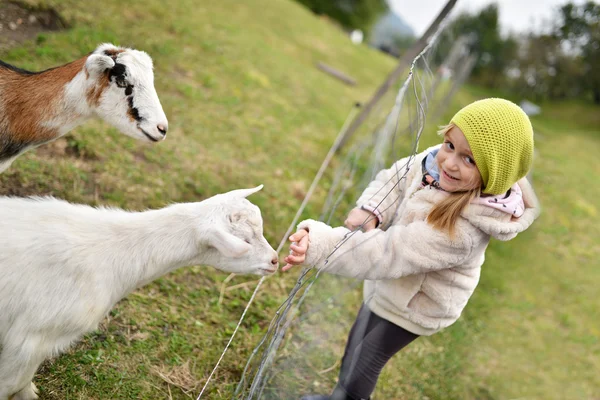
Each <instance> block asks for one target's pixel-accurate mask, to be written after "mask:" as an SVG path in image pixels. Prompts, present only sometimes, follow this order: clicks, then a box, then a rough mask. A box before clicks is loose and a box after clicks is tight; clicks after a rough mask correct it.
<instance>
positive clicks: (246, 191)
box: [226, 185, 263, 197]
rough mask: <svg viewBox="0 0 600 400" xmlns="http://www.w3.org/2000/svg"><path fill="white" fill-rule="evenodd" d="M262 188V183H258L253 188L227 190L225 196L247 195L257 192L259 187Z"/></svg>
mask: <svg viewBox="0 0 600 400" xmlns="http://www.w3.org/2000/svg"><path fill="white" fill-rule="evenodd" d="M262 188H263V185H258V186H257V187H255V188H251V189H237V190H232V191H230V192H227V193H226V194H227V196H232V197H248V196H250V195H251V194H253V193H256V192H258V191H259V190H260V189H262Z"/></svg>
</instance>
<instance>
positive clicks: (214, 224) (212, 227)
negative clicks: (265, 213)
mask: <svg viewBox="0 0 600 400" xmlns="http://www.w3.org/2000/svg"><path fill="white" fill-rule="evenodd" d="M260 189H262V185H260V186H258V187H255V188H253V189H239V190H233V191H231V192H227V193H223V194H218V195H216V196H213V197H211V198H209V199H206V200H204V201H203V202H201V204H202V208H203V213H205V212H207V211H208V213H209V215H210V217H209V218H208V219H205V221H204V222H203V223H202V224H201V225H200V227H199V232H200V243H201V245H202V246H203V247H205V248H204V249H203V250H202V252H203V258H204V259H205V261H204V262H205V263H208V264H211V265H212V266H214V267H216V268H218V269H220V270H223V271H226V272H233V273H236V274H257V275H269V274H272V273H274V272H275V271H277V268H278V267H279V260H278V258H277V252H275V250H274V249H273V248H272V247H271V245H270V244H269V242H267V239H265V237H264V236H263V221H262V217H261V213H260V209H259V208H258V207H257V206H255V205H254V204H252V203H251V202H250V201H248V200H247V199H246V197H247V196H249V195H251V194H252V193H256V192H258V191H259V190H260Z"/></svg>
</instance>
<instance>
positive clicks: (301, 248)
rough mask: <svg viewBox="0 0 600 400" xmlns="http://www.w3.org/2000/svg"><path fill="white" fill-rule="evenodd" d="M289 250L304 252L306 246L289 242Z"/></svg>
mask: <svg viewBox="0 0 600 400" xmlns="http://www.w3.org/2000/svg"><path fill="white" fill-rule="evenodd" d="M290 250H292V251H293V252H294V253H297V254H306V250H307V248H306V246H302V245H297V244H291V245H290Z"/></svg>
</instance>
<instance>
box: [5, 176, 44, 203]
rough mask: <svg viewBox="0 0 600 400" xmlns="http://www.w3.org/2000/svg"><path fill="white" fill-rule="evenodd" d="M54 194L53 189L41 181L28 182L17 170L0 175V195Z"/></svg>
mask: <svg viewBox="0 0 600 400" xmlns="http://www.w3.org/2000/svg"><path fill="white" fill-rule="evenodd" d="M51 194H52V189H51V188H49V187H47V186H42V185H40V184H39V183H35V182H28V181H27V180H25V179H23V178H22V177H21V175H20V174H19V173H18V172H16V173H14V174H9V173H7V172H5V173H4V174H3V175H2V176H1V177H0V196H16V197H28V196H47V195H51Z"/></svg>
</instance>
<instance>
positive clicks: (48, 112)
mask: <svg viewBox="0 0 600 400" xmlns="http://www.w3.org/2000/svg"><path fill="white" fill-rule="evenodd" d="M20 91H21V92H20ZM93 116H98V117H100V118H101V119H103V120H105V121H107V122H108V123H110V124H111V125H113V126H115V127H116V128H118V129H119V130H120V131H121V132H123V133H124V134H126V135H128V136H131V137H134V138H138V139H142V140H147V141H152V142H156V141H160V140H163V139H164V137H165V134H166V131H167V129H168V121H167V117H166V116H165V113H164V111H163V108H162V105H161V104H160V100H159V98H158V95H157V93H156V90H155V88H154V73H153V63H152V59H151V58H150V56H149V55H148V54H146V53H145V52H143V51H139V50H135V49H129V48H122V47H117V46H114V45H112V44H109V43H105V44H102V45H100V46H98V47H97V48H96V49H95V50H94V52H93V53H92V54H90V55H89V56H86V57H84V58H81V59H79V60H76V61H74V62H72V63H69V64H65V65H63V66H61V67H58V68H53V69H50V70H46V71H42V72H38V73H29V72H27V71H23V70H19V69H18V68H15V67H13V66H11V65H8V64H2V63H0V172H2V171H4V170H5V169H7V168H8V167H9V166H10V164H11V163H12V162H13V161H14V159H15V158H16V157H18V156H19V155H20V154H22V153H23V152H25V151H27V150H28V149H31V148H35V147H37V146H39V145H41V144H44V143H47V142H49V141H52V140H55V139H57V138H59V137H60V136H63V135H64V134H66V133H67V132H69V131H70V130H72V129H73V128H75V127H76V126H78V125H81V124H82V123H84V122H85V121H87V120H88V119H90V118H91V117H93Z"/></svg>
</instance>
